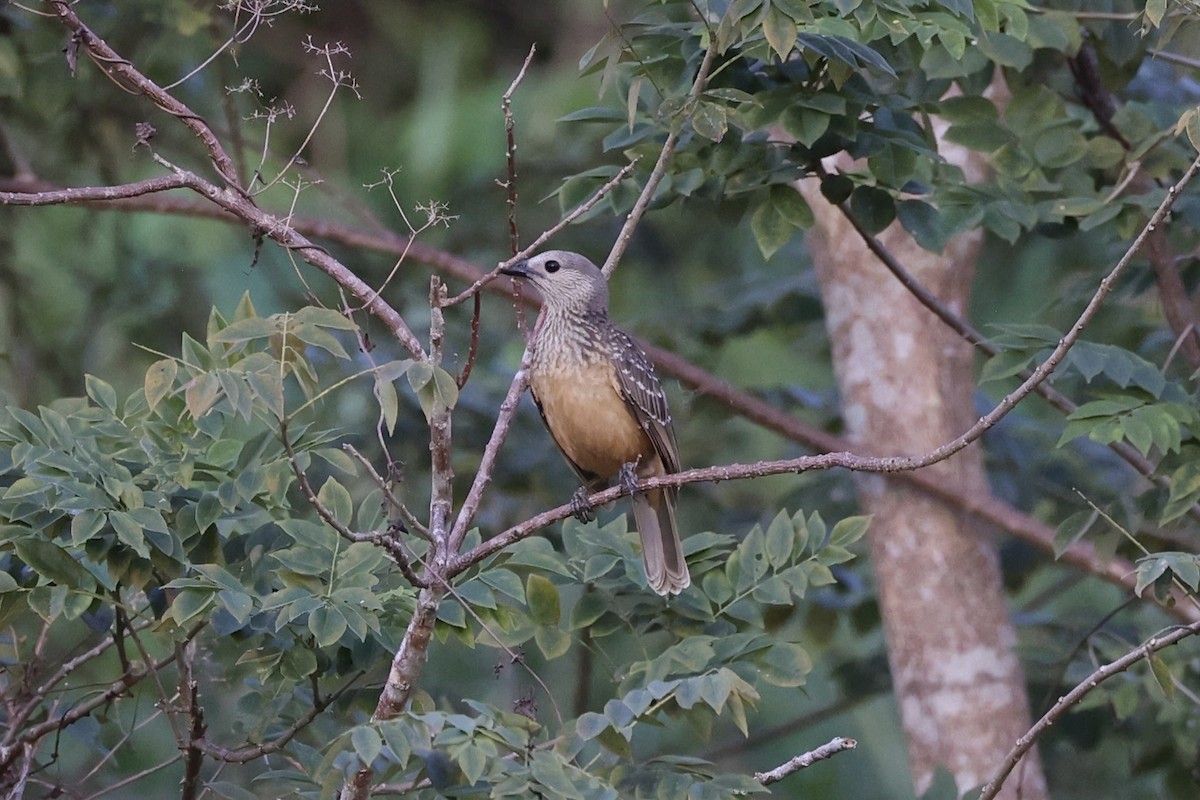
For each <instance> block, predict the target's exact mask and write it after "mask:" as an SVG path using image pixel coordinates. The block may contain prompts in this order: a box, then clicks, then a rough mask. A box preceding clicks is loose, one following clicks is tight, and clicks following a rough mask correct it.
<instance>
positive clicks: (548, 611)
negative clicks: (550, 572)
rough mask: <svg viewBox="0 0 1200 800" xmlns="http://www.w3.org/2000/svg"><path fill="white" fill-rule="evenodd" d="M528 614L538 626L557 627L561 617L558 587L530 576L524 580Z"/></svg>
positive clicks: (545, 580)
mask: <svg viewBox="0 0 1200 800" xmlns="http://www.w3.org/2000/svg"><path fill="white" fill-rule="evenodd" d="M525 596H526V597H527V598H528V605H529V614H530V616H532V617H533V621H534V622H536V623H537V624H538V625H557V624H558V621H559V619H560V618H561V616H562V608H561V603H560V600H559V596H558V587H556V586H555V585H554V583H553V582H552V581H551V580H550V579H549V578H546V577H543V576H541V575H537V574H530V575H529V577H528V578H526V579H525Z"/></svg>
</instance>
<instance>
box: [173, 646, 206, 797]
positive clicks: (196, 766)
mask: <svg viewBox="0 0 1200 800" xmlns="http://www.w3.org/2000/svg"><path fill="white" fill-rule="evenodd" d="M175 655H176V664H177V665H178V667H179V702H180V705H181V706H182V710H183V713H184V714H186V715H187V718H188V726H187V731H186V733H185V741H184V747H181V748H180V750H181V751H182V752H183V759H184V760H183V780H182V781H181V782H180V789H179V797H180V800H196V798H197V797H198V796H199V794H198V793H199V791H200V767H201V766H203V764H204V752H203V751H202V750H201V749H200V748H199V747H197V746H196V741H197V740H198V739H203V738H204V731H205V725H204V709H203V708H202V707H201V705H200V687H199V685H198V684H197V683H196V680H195V679H194V678H193V677H192V662H191V656H190V654H189V653H188V652H187V645H186V644H176V645H175Z"/></svg>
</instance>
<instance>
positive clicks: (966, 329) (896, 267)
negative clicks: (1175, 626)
mask: <svg viewBox="0 0 1200 800" xmlns="http://www.w3.org/2000/svg"><path fill="white" fill-rule="evenodd" d="M818 174H819V175H820V176H822V177H824V174H825V173H824V170H823V169H821V168H820V167H819V166H818ZM1181 188H1182V187H1181V186H1176V187H1174V189H1175V191H1179V190H1180V189H1181ZM836 205H837V207H838V209H839V210H840V211H841V212H842V214H843V215H844V216H845V217H846V219H847V221H849V223H850V225H851V226H852V227H853V228H854V230H855V231H857V232H858V235H859V236H860V237H861V238H862V240H863V243H864V244H865V245H866V246H867V249H868V250H870V251H871V252H872V253H874V254H875V257H876V258H878V259H879V261H880V263H882V264H883V265H884V266H885V267H886V268H887V270H888V271H889V272H891V273H892V275H893V276H895V278H896V280H898V281H899V282H900V284H901V285H902V286H903V287H904V288H905V289H907V290H908V291H909V293H910V294H912V296H913V297H915V298H916V299H917V301H918V302H919V303H921V305H923V306H925V307H926V308H927V309H929V310H930V311H931V312H933V314H934V315H935V316H936V317H937V318H938V319H940V320H941V321H942V322H943V323H945V324H946V326H947V327H949V328H950V329H951V330H952V331H954V332H955V333H957V334H958V335H959V336H961V337H962V338H963V339H965V340H966V341H967V342H969V343H970V344H972V345H973V346H975V347H976V348H978V349H979V351H980V352H982V353H984V354H985V355H987V356H995V355H998V354H999V353H1000V348H998V347H996V346H995V345H993V344H992V343H991V342H989V341H988V340H987V338H986V337H985V336H984V335H983V334H982V333H981V332H979V331H978V330H976V329H975V327H974V326H972V325H971V324H970V323H968V322H967V321H966V320H964V319H963V318H962V317H960V316H958V315H957V314H955V313H954V312H953V311H951V310H950V309H949V308H947V307H946V305H945V304H944V303H942V301H941V300H939V299H938V298H937V297H936V296H934V294H933V293H932V292H930V291H929V290H928V289H926V288H925V287H924V286H922V285H921V283H920V282H919V281H918V280H917V279H916V278H915V277H913V275H912V274H911V273H910V272H909V271H908V270H907V269H905V268H904V265H903V264H901V263H900V262H899V261H898V260H897V259H896V257H895V256H894V255H892V253H891V252H890V251H889V250H888V249H887V248H886V247H884V245H883V243H882V242H880V241H879V239H877V238H876V237H874V236H872V235H871V233H870V232H868V231H867V229H866V228H864V227H863V226H862V223H861V222H859V220H858V219H857V218H856V217H855V216H854V214H853V213H852V212H851V211H850V209H849V207H848V206H847V205H846V203H837V204H836ZM1156 216H1157V214H1156ZM1161 238H1162V233H1161V229H1160V226H1158V225H1151V224H1147V226H1146V228H1145V229H1143V231H1142V234H1141V235H1140V236H1139V239H1138V241H1137V243H1136V244H1137V246H1139V247H1140V246H1141V245H1142V243H1144V244H1145V247H1146V249H1147V250H1148V251H1149V252H1150V253H1151V254H1152V256H1153V254H1154V253H1155V252H1157V251H1158V250H1159V249H1160V248H1161V246H1162V242H1161ZM1151 261H1152V262H1153V263H1154V264H1156V265H1157V264H1158V263H1159V262H1161V261H1162V259H1161V258H1153V257H1152V258H1151ZM1155 269H1156V272H1158V271H1159V270H1158V267H1157V266H1156V268H1155ZM1173 274H1174V278H1175V280H1177V281H1178V280H1179V275H1178V272H1175V273H1173ZM1160 280H1162V279H1161V278H1160ZM1180 285H1181V286H1182V283H1180ZM1185 334H1186V330H1185ZM1197 335H1200V334H1197ZM1188 340H1190V337H1189V339H1188ZM1032 374H1033V373H1032V372H1030V371H1028V370H1023V371H1021V372H1020V373H1018V377H1019V378H1021V379H1022V380H1025V381H1028V380H1029V379H1030V377H1031V376H1032ZM1034 391H1035V392H1036V393H1037V394H1038V395H1039V396H1041V397H1042V398H1044V399H1045V400H1046V401H1047V402H1048V403H1050V405H1052V406H1054V407H1055V408H1056V409H1058V410H1059V411H1061V412H1062V413H1063V414H1071V413H1072V412H1074V411H1075V410H1076V409H1078V408H1079V405H1078V404H1077V403H1075V402H1074V401H1073V400H1071V398H1069V397H1067V396H1066V395H1065V394H1063V393H1062V392H1060V391H1058V390H1057V389H1055V388H1054V387H1053V386H1051V385H1049V384H1048V383H1038V384H1035V385H1034ZM1108 447H1109V449H1110V450H1112V451H1113V452H1114V453H1116V454H1117V455H1118V456H1120V457H1121V458H1122V459H1124V460H1125V461H1126V463H1128V464H1129V465H1130V466H1131V467H1133V468H1134V469H1135V470H1136V471H1137V472H1138V474H1140V475H1141V476H1142V477H1144V478H1146V479H1147V480H1149V481H1150V482H1152V483H1154V484H1155V485H1156V486H1158V487H1159V488H1161V489H1170V487H1171V481H1170V478H1168V477H1167V476H1165V475H1159V474H1158V473H1157V470H1156V468H1155V465H1154V463H1153V462H1152V461H1150V459H1148V458H1146V457H1145V456H1143V455H1142V454H1141V453H1139V452H1138V450H1137V448H1136V447H1134V446H1132V445H1131V444H1129V443H1128V442H1125V441H1115V442H1110V443H1109V445H1108ZM1189 513H1190V514H1191V516H1192V517H1193V518H1195V519H1200V506H1195V505H1194V506H1192V508H1191V510H1190V511H1189Z"/></svg>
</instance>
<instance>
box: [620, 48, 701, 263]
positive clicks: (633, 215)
mask: <svg viewBox="0 0 1200 800" xmlns="http://www.w3.org/2000/svg"><path fill="white" fill-rule="evenodd" d="M716 56H717V37H716V36H712V35H710V36H709V43H708V49H707V50H705V51H704V59H703V60H702V61H701V62H700V69H698V70H697V71H696V79H695V81H693V83H692V88H691V90H690V91H688V94H687V100H688V102H687V104H685V106H684V107H685V108H687V107H688V106H690V105H693V104H694V103H695V102H696V100H697V99H698V98H699V97H700V93H701V92H703V91H704V86H705V84H707V83H708V75H709V72H711V71H712V65H713V59H715V58H716ZM682 130H683V124H682V122H681V123H680V124H678V125H674V126H672V128H671V132H670V133H669V134H667V139H666V141H665V142H663V146H662V150H660V151H659V153H658V161H657V162H655V164H654V168H653V169H651V170H650V177H649V178H647V179H646V185H645V186H643V187H642V193H641V194H640V195H638V199H637V201H636V202H635V203H634V204H633V208H632V209H631V210H630V212H629V216H628V217H626V218H625V224H624V225H622V226H621V232H620V233H619V234H617V240H616V241H615V242H613V248H612V250H611V251H610V252H609V254H608V258H607V259H606V260H605V262H604V268H603V270H602V271H603V272H604V277H606V278H608V277H611V276H612V274H613V271H614V270H616V268H617V264H618V263H619V262H620V260H621V256H623V255H625V249H626V248H627V247H629V240H630V239H632V238H633V232H634V231H635V230H637V226H638V223H640V222H641V221H642V215H643V214H644V213H646V208H647V207H648V206H649V205H650V201H651V200H653V199H654V193H655V192H656V191H657V190H658V184H659V183H660V182H662V178H663V175H664V174H666V171H667V162H668V161H670V160H671V156H672V154H674V152H675V145H676V144H677V143H678V142H679V134H680V132H681V131H682Z"/></svg>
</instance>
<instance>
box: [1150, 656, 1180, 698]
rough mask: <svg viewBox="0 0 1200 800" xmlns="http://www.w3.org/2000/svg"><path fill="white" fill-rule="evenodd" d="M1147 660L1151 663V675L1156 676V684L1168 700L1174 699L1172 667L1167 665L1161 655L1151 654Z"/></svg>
mask: <svg viewBox="0 0 1200 800" xmlns="http://www.w3.org/2000/svg"><path fill="white" fill-rule="evenodd" d="M1146 660H1147V661H1149V662H1150V674H1151V675H1152V676H1154V683H1155V684H1156V685H1157V686H1158V688H1159V689H1160V690H1161V691H1162V693H1163V696H1164V697H1165V698H1166V699H1168V700H1171V699H1172V698H1174V697H1175V679H1174V678H1173V677H1172V676H1171V667H1170V666H1168V665H1167V662H1166V660H1165V659H1164V658H1163V657H1162V655H1161V654H1160V653H1151V654H1150V655H1149V656H1147V657H1146Z"/></svg>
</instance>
